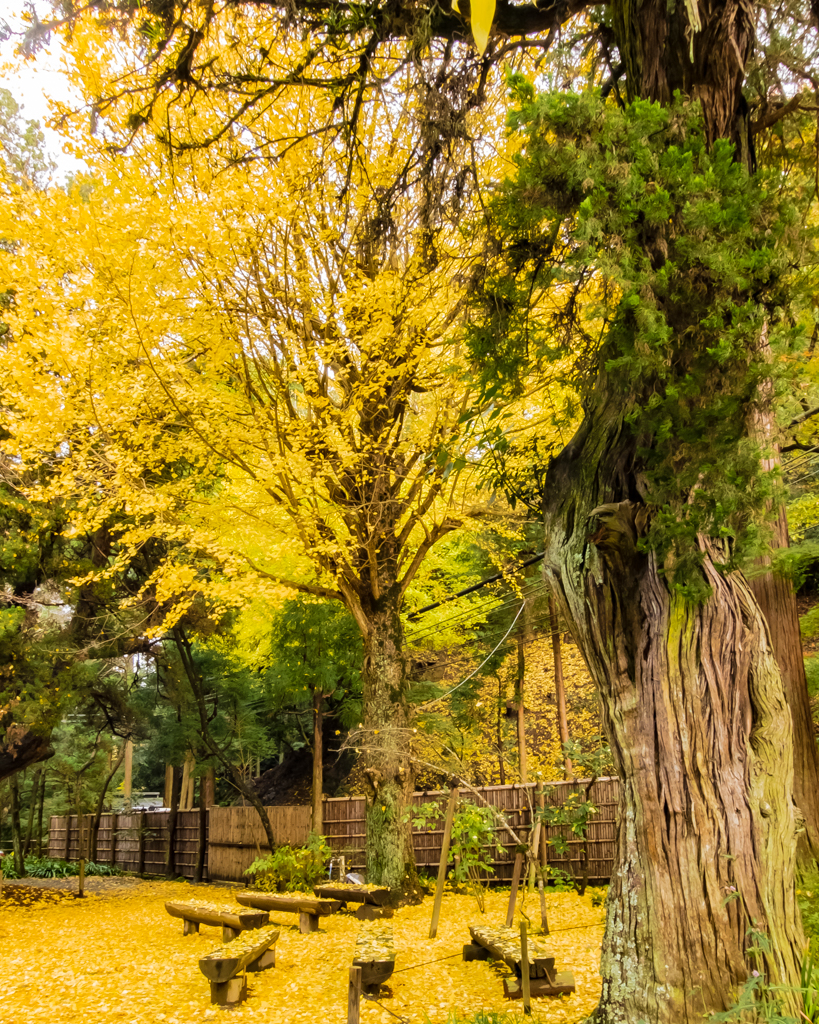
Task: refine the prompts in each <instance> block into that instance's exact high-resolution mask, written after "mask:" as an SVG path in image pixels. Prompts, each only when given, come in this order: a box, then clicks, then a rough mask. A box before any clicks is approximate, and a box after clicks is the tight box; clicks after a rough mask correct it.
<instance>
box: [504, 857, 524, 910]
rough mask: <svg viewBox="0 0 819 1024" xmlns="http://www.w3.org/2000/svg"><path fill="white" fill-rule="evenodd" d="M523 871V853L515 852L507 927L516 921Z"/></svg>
mask: <svg viewBox="0 0 819 1024" xmlns="http://www.w3.org/2000/svg"><path fill="white" fill-rule="evenodd" d="M522 871H523V854H522V853H517V854H515V866H514V868H513V869H512V888H511V890H510V892H509V907H508V909H507V911H506V927H507V928H511V927H512V925H513V924H514V921H515V903H516V902H517V898H518V886H519V885H520V875H521V872H522Z"/></svg>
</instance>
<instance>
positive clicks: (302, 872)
mask: <svg viewBox="0 0 819 1024" xmlns="http://www.w3.org/2000/svg"><path fill="white" fill-rule="evenodd" d="M330 852H331V851H330V847H329V845H328V843H327V840H326V839H325V837H324V836H318V835H315V834H314V833H312V832H311V833H310V838H309V839H308V840H307V845H306V846H277V847H276V849H275V850H273V851H272V852H271V853H269V854H268V855H267V856H266V857H260V858H257V859H256V860H254V861H253V863H252V864H251V865H250V867H249V868H247V869H246V870H245V874H246V875H248V876H249V877H250V880H251V881H250V885H251V888H253V889H261V890H263V891H264V892H298V891H299V890H310V889H312V887H313V886H314V885H316V884H318V883H319V882H321V881H323V880H324V878H325V873H326V867H327V861H328V860H329V859H330Z"/></svg>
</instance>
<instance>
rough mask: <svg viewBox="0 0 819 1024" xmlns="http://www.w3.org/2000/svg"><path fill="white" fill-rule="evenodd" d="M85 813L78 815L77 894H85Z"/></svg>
mask: <svg viewBox="0 0 819 1024" xmlns="http://www.w3.org/2000/svg"><path fill="white" fill-rule="evenodd" d="M83 818H85V815H84V814H78V815H77V859H78V860H79V862H80V873H79V875H78V877H77V895H78V896H85V848H84V844H83Z"/></svg>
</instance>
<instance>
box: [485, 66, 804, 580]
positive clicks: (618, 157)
mask: <svg viewBox="0 0 819 1024" xmlns="http://www.w3.org/2000/svg"><path fill="white" fill-rule="evenodd" d="M511 84H512V89H513V92H514V93H515V96H516V99H517V101H518V104H519V107H518V109H517V110H516V111H515V112H514V113H513V114H512V115H511V116H510V120H509V124H510V128H511V130H512V131H513V132H515V133H517V134H518V135H519V136H520V141H521V150H520V154H519V156H518V157H517V170H516V174H515V176H514V178H512V179H511V180H508V181H507V182H506V183H505V185H504V187H503V189H502V190H501V192H500V194H499V195H498V197H497V198H496V200H495V202H494V204H493V206H492V217H493V220H494V229H495V232H496V235H497V238H498V248H497V250H496V251H497V252H498V255H497V256H496V257H495V258H494V259H493V260H490V261H489V263H488V265H487V271H486V274H485V277H484V280H483V283H482V287H481V288H480V289H478V290H477V291H476V298H475V303H476V308H475V314H474V317H473V327H472V330H471V338H470V344H471V349H472V353H473V355H474V357H475V358H476V360H477V361H478V363H479V364H480V365H481V366H482V368H483V374H484V380H485V392H486V396H487V397H488V398H496V397H502V396H503V395H504V394H507V395H508V394H510V393H511V394H515V393H520V392H521V391H522V390H523V388H524V387H525V385H526V382H527V379H532V378H534V379H542V376H541V375H542V374H543V373H544V372H545V371H546V368H547V367H548V368H549V373H550V375H551V377H552V379H554V377H555V374H556V373H557V374H559V375H560V377H559V379H562V381H563V383H564V384H565V385H566V387H567V388H570V389H572V390H573V391H574V392H575V393H577V394H578V395H579V397H580V399H581V400H582V401H583V403H584V405H585V406H586V407H587V408H588V407H590V406H591V405H592V404H593V403H596V406H595V417H596V420H595V422H596V423H598V424H599V423H600V422H601V420H607V419H608V420H609V421H611V422H612V423H623V424H624V425H625V427H626V428H627V430H628V431H629V432H630V436H631V442H630V443H631V445H632V458H633V463H634V471H635V473H636V475H637V477H638V479H639V480H640V484H639V486H640V488H641V490H642V493H641V497H642V499H643V500H644V501H645V503H646V504H647V505H648V506H649V508H650V510H651V516H650V518H649V522H648V524H647V535H646V536H645V537H644V538H643V539H642V541H641V543H642V545H643V546H644V547H646V548H651V549H653V550H655V551H657V552H658V553H659V556H660V560H661V564H662V565H664V569H665V571H666V573H667V574H668V576H669V577H670V580H671V582H672V584H673V585H674V586H676V587H677V588H679V589H681V590H682V591H683V592H684V593H687V594H689V596H691V597H692V598H700V597H702V596H704V594H705V591H704V590H703V587H704V583H703V582H702V581H701V579H700V576H699V574H698V572H697V571H696V570H697V567H698V566H699V564H700V561H701V558H702V555H701V552H700V551H699V547H698V544H697V537H698V535H700V534H704V535H707V536H711V537H715V538H718V539H721V540H723V541H724V542H726V543H725V551H726V554H725V563H724V564H725V567H726V568H727V567H730V566H731V565H733V564H736V563H737V561H738V560H740V559H742V558H747V557H749V556H750V555H753V554H755V553H757V552H758V551H759V550H760V546H761V543H762V541H763V539H764V537H763V533H762V532H761V529H760V526H759V524H760V522H761V520H762V519H763V518H764V516H765V514H766V503H767V502H768V501H769V499H770V497H771V494H772V489H773V486H774V483H775V481H774V480H773V478H772V477H771V476H770V474H764V473H763V472H762V471H761V468H760V454H761V452H760V448H759V446H758V445H757V444H756V443H754V442H753V441H752V440H751V439H749V437H748V412H749V409H750V407H751V405H752V403H753V401H754V400H755V399H756V398H757V397H758V394H759V388H760V385H761V384H762V382H763V381H770V380H771V378H772V377H773V376H775V373H776V366H775V363H772V362H771V361H770V360H769V359H768V358H767V356H766V353H765V351H764V346H763V345H762V342H761V339H762V335H763V331H767V342H768V344H769V345H770V346H771V349H772V350H773V352H774V353H777V352H779V351H781V350H782V349H783V348H784V347H787V346H788V345H789V344H790V343H791V342H792V341H793V333H792V329H791V328H790V327H789V326H788V324H787V322H786V321H785V320H784V318H783V317H782V315H781V314H782V307H783V306H784V305H786V300H787V297H786V294H785V284H786V277H787V273H788V271H789V269H790V267H791V265H792V262H793V251H794V247H795V246H796V245H797V244H798V240H797V230H796V229H797V221H796V217H795V211H794V209H793V206H792V204H791V203H790V202H789V200H788V198H787V196H786V195H785V190H784V188H783V187H782V182H781V180H780V179H779V178H776V177H772V176H765V175H762V174H759V175H755V176H752V175H749V174H748V172H747V171H746V170H745V169H744V168H743V167H742V166H741V165H740V164H739V163H737V162H736V161H735V160H734V152H733V147H732V146H731V144H729V143H728V142H727V141H725V140H717V141H716V142H715V143H714V145H713V146H711V147H708V146H707V145H706V139H705V135H704V131H703V126H702V118H701V114H700V110H699V108H698V107H697V106H696V105H693V104H688V103H685V102H683V101H681V100H677V101H676V102H675V103H673V104H670V105H669V106H666V107H663V106H660V105H659V104H653V103H650V102H647V101H642V100H638V101H635V102H633V103H631V104H628V105H627V106H625V108H623V109H620V108H619V107H617V106H614V105H607V104H606V103H605V102H604V101H602V100H601V99H600V98H599V96H597V95H595V94H589V93H585V94H548V95H539V96H536V95H535V93H534V90H533V88H532V86H531V85H530V84H529V83H528V82H527V81H526V80H525V79H523V77H520V76H512V79H511ZM561 367H562V368H563V369H561ZM568 425H569V424H568V423H567V426H568ZM591 471H593V467H590V472H591Z"/></svg>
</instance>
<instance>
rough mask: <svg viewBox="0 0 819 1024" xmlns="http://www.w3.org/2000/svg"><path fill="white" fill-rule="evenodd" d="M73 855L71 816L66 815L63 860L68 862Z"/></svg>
mask: <svg viewBox="0 0 819 1024" xmlns="http://www.w3.org/2000/svg"><path fill="white" fill-rule="evenodd" d="M70 854H71V815H70V814H66V816H65V850H64V851H63V860H68V858H69V856H70Z"/></svg>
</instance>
